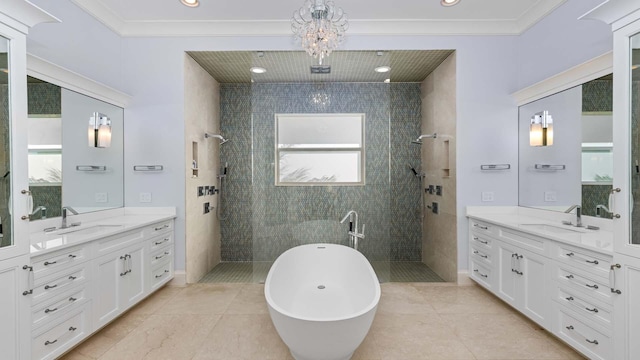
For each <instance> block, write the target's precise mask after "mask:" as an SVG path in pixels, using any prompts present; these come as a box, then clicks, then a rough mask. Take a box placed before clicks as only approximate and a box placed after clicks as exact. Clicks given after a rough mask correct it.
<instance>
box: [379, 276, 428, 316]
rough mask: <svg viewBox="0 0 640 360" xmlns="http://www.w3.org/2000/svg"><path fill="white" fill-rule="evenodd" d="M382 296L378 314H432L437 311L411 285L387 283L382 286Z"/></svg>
mask: <svg viewBox="0 0 640 360" xmlns="http://www.w3.org/2000/svg"><path fill="white" fill-rule="evenodd" d="M380 288H381V291H382V294H381V296H380V302H379V303H378V314H384V313H388V314H432V313H434V312H435V311H434V310H433V307H431V305H429V303H428V302H427V301H425V299H424V298H423V297H422V295H421V294H420V292H419V291H418V290H416V288H415V287H413V286H411V285H410V284H405V283H385V284H382V285H380Z"/></svg>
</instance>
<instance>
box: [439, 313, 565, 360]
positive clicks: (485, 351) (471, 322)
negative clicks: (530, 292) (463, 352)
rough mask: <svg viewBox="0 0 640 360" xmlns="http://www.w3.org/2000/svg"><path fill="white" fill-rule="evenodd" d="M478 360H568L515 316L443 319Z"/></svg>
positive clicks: (553, 344)
mask: <svg viewBox="0 0 640 360" xmlns="http://www.w3.org/2000/svg"><path fill="white" fill-rule="evenodd" d="M441 316H442V318H443V319H445V320H446V322H447V323H448V324H449V325H450V326H452V327H453V328H454V329H455V334H456V335H457V336H458V337H459V338H460V339H462V341H463V342H464V344H465V345H466V346H467V347H468V348H469V349H470V350H471V352H472V353H473V355H474V356H475V357H476V358H477V359H509V360H517V359H554V360H555V359H568V358H569V357H568V355H567V353H566V352H565V351H564V349H562V348H561V347H559V346H558V345H557V344H556V343H555V342H554V341H551V340H549V339H548V338H545V337H543V336H540V335H539V334H537V333H536V330H533V329H532V328H531V327H530V326H529V325H528V324H526V323H524V322H523V321H522V320H521V319H519V318H518V317H517V316H515V315H513V314H504V315H503V314H455V315H441Z"/></svg>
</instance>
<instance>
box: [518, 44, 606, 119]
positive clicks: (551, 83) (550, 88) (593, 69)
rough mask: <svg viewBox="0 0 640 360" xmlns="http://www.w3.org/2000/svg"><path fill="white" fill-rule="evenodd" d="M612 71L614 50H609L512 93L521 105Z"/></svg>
mask: <svg viewBox="0 0 640 360" xmlns="http://www.w3.org/2000/svg"><path fill="white" fill-rule="evenodd" d="M611 73H613V52H612V51H609V52H607V53H605V54H602V55H600V56H598V57H595V58H593V59H591V60H589V61H586V62H584V63H582V64H580V65H576V66H574V67H572V68H570V69H568V70H566V71H563V72H561V73H559V74H557V75H554V76H551V77H549V78H547V79H544V80H542V81H540V82H538V83H535V84H533V85H531V86H528V87H526V88H524V89H522V90H518V91H516V92H515V93H513V94H511V95H512V96H513V98H514V99H515V100H516V104H517V105H518V106H520V105H524V104H528V103H530V102H532V101H536V100H538V99H542V98H543V97H546V96H549V95H553V94H556V93H559V92H561V91H564V90H567V89H570V88H572V87H574V86H578V85H581V84H584V83H586V82H588V81H591V80H595V79H597V78H599V77H602V76H605V75H608V74H611Z"/></svg>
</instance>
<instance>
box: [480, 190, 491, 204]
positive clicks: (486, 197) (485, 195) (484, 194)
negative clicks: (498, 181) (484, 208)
mask: <svg viewBox="0 0 640 360" xmlns="http://www.w3.org/2000/svg"><path fill="white" fill-rule="evenodd" d="M493 195H494V194H493V191H483V192H482V201H484V202H489V201H493V198H494V196H493Z"/></svg>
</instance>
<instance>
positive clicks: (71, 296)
mask: <svg viewBox="0 0 640 360" xmlns="http://www.w3.org/2000/svg"><path fill="white" fill-rule="evenodd" d="M88 299H89V295H88V292H87V288H86V284H85V285H83V286H79V287H76V288H75V289H72V290H71V291H67V292H66V293H65V294H62V295H61V296H56V297H54V298H52V299H51V300H50V301H44V302H42V303H41V304H40V305H37V306H34V308H33V311H32V314H31V321H32V324H33V328H34V329H35V328H38V327H40V326H43V325H45V324H47V323H48V322H50V321H52V320H53V319H55V318H57V317H60V316H62V314H65V313H67V312H69V311H73V310H74V309H76V308H78V307H80V306H82V304H84V303H85V302H87V300H88Z"/></svg>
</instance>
